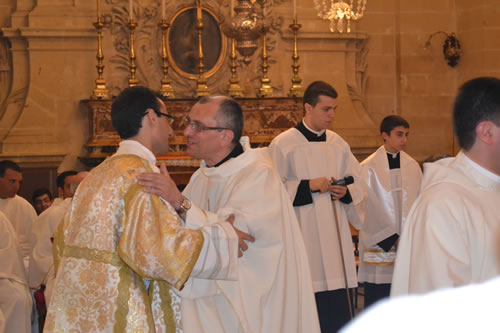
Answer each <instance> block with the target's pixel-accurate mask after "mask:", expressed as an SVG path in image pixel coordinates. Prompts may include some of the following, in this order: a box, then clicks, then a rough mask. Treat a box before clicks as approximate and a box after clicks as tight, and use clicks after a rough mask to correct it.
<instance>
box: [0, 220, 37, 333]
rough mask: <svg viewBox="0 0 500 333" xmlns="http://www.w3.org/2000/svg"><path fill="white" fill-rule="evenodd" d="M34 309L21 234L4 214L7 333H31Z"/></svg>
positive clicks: (2, 287) (1, 265) (0, 229)
mask: <svg viewBox="0 0 500 333" xmlns="http://www.w3.org/2000/svg"><path fill="white" fill-rule="evenodd" d="M31 306H32V300H31V294H30V292H29V288H28V284H27V282H26V272H25V268H24V261H23V258H22V255H21V251H20V248H19V243H18V241H17V234H16V232H15V230H14V228H13V227H12V225H11V223H10V222H9V220H7V218H6V217H5V215H4V214H3V213H2V212H0V311H1V314H2V315H3V321H4V323H3V325H4V326H5V332H6V333H10V332H16V333H28V332H31ZM0 326H1V325H0ZM0 332H4V331H3V330H0Z"/></svg>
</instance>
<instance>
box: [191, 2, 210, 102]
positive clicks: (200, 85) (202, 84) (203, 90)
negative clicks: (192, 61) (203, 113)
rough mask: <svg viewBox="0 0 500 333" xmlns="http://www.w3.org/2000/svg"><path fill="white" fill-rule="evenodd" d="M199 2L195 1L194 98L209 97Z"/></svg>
mask: <svg viewBox="0 0 500 333" xmlns="http://www.w3.org/2000/svg"><path fill="white" fill-rule="evenodd" d="M201 10H202V8H201V0H196V29H198V58H199V63H198V75H199V76H198V79H197V80H196V92H195V95H194V97H195V98H198V97H201V96H208V95H210V91H209V90H208V86H207V79H206V78H205V76H204V72H205V64H204V63H203V35H202V34H203V20H202V12H201Z"/></svg>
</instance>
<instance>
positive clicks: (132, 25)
mask: <svg viewBox="0 0 500 333" xmlns="http://www.w3.org/2000/svg"><path fill="white" fill-rule="evenodd" d="M128 28H129V29H130V54H129V58H130V66H129V67H130V78H129V79H128V86H129V87H133V86H136V85H138V84H139V80H137V79H136V78H135V71H136V69H137V66H136V64H135V59H136V57H135V48H134V32H135V28H137V23H136V22H135V21H134V20H132V19H130V20H129V21H128Z"/></svg>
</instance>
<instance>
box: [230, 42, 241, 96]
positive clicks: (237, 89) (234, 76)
mask: <svg viewBox="0 0 500 333" xmlns="http://www.w3.org/2000/svg"><path fill="white" fill-rule="evenodd" d="M229 59H231V64H230V65H229V68H231V78H230V79H229V89H228V94H229V96H231V97H243V96H244V94H243V89H241V86H240V79H239V78H238V72H237V68H238V64H237V62H236V59H237V57H236V49H235V41H234V38H231V55H230V56H229Z"/></svg>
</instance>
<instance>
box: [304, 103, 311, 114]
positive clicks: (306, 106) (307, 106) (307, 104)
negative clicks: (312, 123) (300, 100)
mask: <svg viewBox="0 0 500 333" xmlns="http://www.w3.org/2000/svg"><path fill="white" fill-rule="evenodd" d="M312 109H313V106H312V105H311V104H309V103H304V110H305V112H306V114H307V113H310V112H311V110H312Z"/></svg>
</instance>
